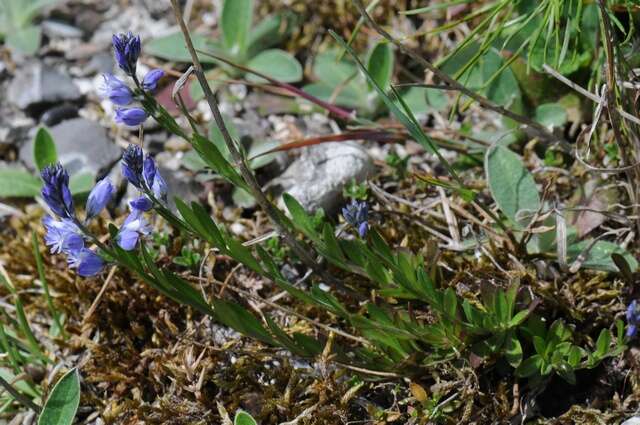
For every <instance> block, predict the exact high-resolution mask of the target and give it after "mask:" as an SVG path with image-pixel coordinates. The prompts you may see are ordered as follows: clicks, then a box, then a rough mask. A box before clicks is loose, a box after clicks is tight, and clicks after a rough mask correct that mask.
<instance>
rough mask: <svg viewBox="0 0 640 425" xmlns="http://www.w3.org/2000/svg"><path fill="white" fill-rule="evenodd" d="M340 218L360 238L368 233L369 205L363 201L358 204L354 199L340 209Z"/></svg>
mask: <svg viewBox="0 0 640 425" xmlns="http://www.w3.org/2000/svg"><path fill="white" fill-rule="evenodd" d="M342 216H343V217H344V219H345V220H346V222H347V223H349V224H350V225H351V226H353V227H354V228H356V229H357V230H358V234H359V235H360V237H361V238H364V237H365V236H366V235H367V232H368V231H369V223H368V220H369V205H367V203H366V202H365V201H362V202H358V201H356V200H355V199H353V200H352V201H351V203H350V204H347V206H345V207H344V208H342Z"/></svg>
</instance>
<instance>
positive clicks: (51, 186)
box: [41, 164, 114, 276]
mask: <svg viewBox="0 0 640 425" xmlns="http://www.w3.org/2000/svg"><path fill="white" fill-rule="evenodd" d="M41 176H42V180H43V187H42V197H43V199H44V200H45V202H46V203H47V205H48V206H49V208H50V209H51V211H53V213H54V214H55V215H56V216H57V218H58V219H57V220H56V219H55V218H53V217H51V216H49V215H46V216H45V217H44V219H43V220H42V222H43V224H44V227H45V228H46V230H47V234H46V236H45V243H46V245H47V246H49V247H50V249H51V253H52V254H59V253H64V254H66V255H67V261H68V263H69V267H71V268H77V269H78V274H79V275H80V276H93V275H95V274H97V273H98V272H100V270H102V268H103V267H104V260H103V258H102V257H101V256H100V255H99V254H98V253H96V252H95V251H93V250H91V249H89V248H87V247H86V246H85V241H86V240H87V239H88V238H89V235H87V234H86V232H85V231H84V226H83V225H82V224H81V223H80V220H79V219H78V217H77V215H76V211H75V208H74V205H73V198H72V196H71V191H70V190H69V174H68V173H67V171H66V170H65V169H64V168H63V167H62V165H60V164H55V165H51V166H48V167H45V168H44V169H43V170H42V173H41ZM113 192H114V189H113V184H112V183H111V181H110V180H109V179H108V178H105V179H102V180H100V181H99V182H98V183H97V184H96V185H95V186H94V188H93V189H92V190H91V192H90V193H89V197H88V198H87V205H86V218H85V221H88V220H90V219H91V218H93V217H95V216H96V215H98V214H99V213H100V211H102V210H103V209H104V208H105V207H106V205H107V204H108V203H109V201H110V200H111V197H112V196H113Z"/></svg>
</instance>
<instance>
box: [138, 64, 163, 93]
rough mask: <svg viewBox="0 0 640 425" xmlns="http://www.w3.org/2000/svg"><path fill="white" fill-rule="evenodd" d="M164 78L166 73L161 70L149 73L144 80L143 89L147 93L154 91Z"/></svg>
mask: <svg viewBox="0 0 640 425" xmlns="http://www.w3.org/2000/svg"><path fill="white" fill-rule="evenodd" d="M162 77H164V71H163V70H161V69H153V70H151V71H149V72H147V75H145V76H144V79H143V80H142V88H143V89H145V90H146V91H154V90H155V89H156V88H157V87H158V81H160V79H161V78H162Z"/></svg>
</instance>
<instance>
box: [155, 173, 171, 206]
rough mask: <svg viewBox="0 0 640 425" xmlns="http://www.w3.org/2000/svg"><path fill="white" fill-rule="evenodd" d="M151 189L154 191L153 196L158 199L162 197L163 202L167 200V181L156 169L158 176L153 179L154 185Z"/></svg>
mask: <svg viewBox="0 0 640 425" xmlns="http://www.w3.org/2000/svg"><path fill="white" fill-rule="evenodd" d="M151 190H152V191H153V196H155V197H156V199H160V200H161V201H163V202H165V203H166V202H167V192H168V189H167V182H165V181H164V179H163V178H162V175H161V174H160V171H158V170H156V176H155V178H154V180H153V185H152V186H151Z"/></svg>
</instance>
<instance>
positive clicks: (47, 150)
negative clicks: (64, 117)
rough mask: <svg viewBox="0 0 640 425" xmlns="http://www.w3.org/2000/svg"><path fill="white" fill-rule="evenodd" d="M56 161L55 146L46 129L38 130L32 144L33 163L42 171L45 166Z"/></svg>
mask: <svg viewBox="0 0 640 425" xmlns="http://www.w3.org/2000/svg"><path fill="white" fill-rule="evenodd" d="M57 160H58V154H57V152H56V144H55V143H54V141H53V137H51V134H50V133H49V132H48V131H47V129H46V128H42V127H41V128H40V129H39V130H38V133H36V139H35V141H34V143H33V162H34V163H35V164H36V166H37V167H38V170H40V171H42V169H43V168H44V167H46V166H47V165H51V164H55V162H56V161H57Z"/></svg>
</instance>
